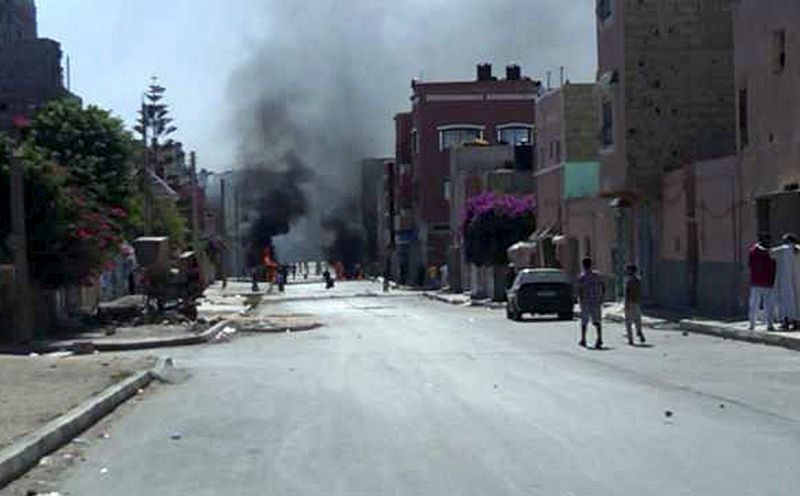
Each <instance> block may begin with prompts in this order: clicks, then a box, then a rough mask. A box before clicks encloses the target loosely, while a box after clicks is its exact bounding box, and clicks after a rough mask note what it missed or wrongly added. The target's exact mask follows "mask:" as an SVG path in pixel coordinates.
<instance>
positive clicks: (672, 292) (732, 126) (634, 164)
mask: <svg viewBox="0 0 800 496" xmlns="http://www.w3.org/2000/svg"><path fill="white" fill-rule="evenodd" d="M732 4H733V1H732V0H719V1H714V2H697V1H695V0H598V1H597V33H598V64H599V67H598V81H597V83H598V89H599V99H598V104H597V114H598V127H599V131H600V132H599V136H600V153H599V158H600V160H599V162H600V194H601V195H602V196H605V197H607V198H608V199H610V200H611V201H612V203H613V205H614V206H615V208H616V213H615V227H614V231H615V235H614V238H615V242H614V245H613V246H614V247H613V252H614V258H615V260H614V265H615V270H616V272H617V273H618V274H619V275H621V273H622V270H623V268H624V265H625V264H626V263H637V264H638V265H639V267H640V268H641V270H642V274H643V290H644V294H645V298H646V300H647V301H649V302H653V303H659V304H664V305H672V304H673V303H676V302H675V301H673V300H674V298H675V296H676V295H679V294H681V291H683V290H684V289H685V288H684V286H673V285H672V283H673V282H674V281H676V278H675V277H674V273H675V272H678V271H684V272H685V273H686V277H687V278H693V279H696V277H697V274H696V273H688V272H687V271H688V270H689V269H687V267H686V266H683V265H675V264H673V263H671V261H670V260H665V259H662V258H661V257H660V256H659V253H660V246H661V244H662V243H663V242H664V240H662V239H660V232H661V231H663V229H659V226H660V225H661V223H662V221H663V218H662V215H661V209H662V207H663V204H662V201H666V200H667V199H663V198H661V191H662V179H663V177H664V175H665V174H666V173H668V172H670V171H673V170H676V169H679V168H680V167H682V166H684V165H685V164H687V163H692V162H695V161H704V160H710V159H715V158H719V157H725V156H730V155H732V154H734V152H735V150H736V113H735V105H734V97H735V91H734V72H733V17H732ZM691 249H692V250H696V247H692V248H691Z"/></svg>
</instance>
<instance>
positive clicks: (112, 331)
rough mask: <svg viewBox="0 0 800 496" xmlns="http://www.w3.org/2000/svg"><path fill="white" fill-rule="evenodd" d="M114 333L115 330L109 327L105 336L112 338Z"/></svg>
mask: <svg viewBox="0 0 800 496" xmlns="http://www.w3.org/2000/svg"><path fill="white" fill-rule="evenodd" d="M116 333H117V329H116V328H114V327H109V328H108V329H106V336H113V335H114V334H116Z"/></svg>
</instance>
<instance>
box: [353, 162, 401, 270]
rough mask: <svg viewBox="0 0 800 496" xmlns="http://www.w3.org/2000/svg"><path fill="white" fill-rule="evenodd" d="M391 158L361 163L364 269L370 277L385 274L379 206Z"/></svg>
mask: <svg viewBox="0 0 800 496" xmlns="http://www.w3.org/2000/svg"><path fill="white" fill-rule="evenodd" d="M392 161H393V160H392V159H391V158H368V159H365V160H364V161H363V162H362V163H361V184H360V188H361V195H360V198H359V206H360V210H361V219H360V220H361V225H362V226H363V228H364V260H363V263H364V267H365V268H366V269H367V270H368V272H369V273H370V275H377V274H382V273H383V264H382V262H383V260H382V258H381V252H382V250H381V246H380V244H379V243H380V237H381V236H380V235H381V233H380V232H379V222H380V215H381V214H380V213H379V211H378V206H379V204H381V196H383V195H384V184H383V177H384V173H385V172H386V163H387V162H392Z"/></svg>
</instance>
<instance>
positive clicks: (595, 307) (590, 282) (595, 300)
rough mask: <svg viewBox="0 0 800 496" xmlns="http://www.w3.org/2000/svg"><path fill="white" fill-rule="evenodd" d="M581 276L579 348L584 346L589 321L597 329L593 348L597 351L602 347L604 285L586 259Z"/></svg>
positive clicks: (590, 261) (589, 261) (590, 262)
mask: <svg viewBox="0 0 800 496" xmlns="http://www.w3.org/2000/svg"><path fill="white" fill-rule="evenodd" d="M581 265H582V266H583V274H581V277H580V279H579V280H578V298H579V299H580V304H581V341H580V343H579V344H580V345H581V346H584V347H585V346H586V328H587V327H588V325H589V321H591V322H592V325H594V327H595V329H597V341H595V344H594V347H595V348H597V349H598V350H599V349H601V348H602V347H603V324H602V315H601V313H602V312H601V306H602V305H603V295H604V293H605V285H604V284H603V281H602V280H601V279H600V275H599V274H598V273H597V272H595V271H594V270H593V269H592V259H591V258H589V257H586V258H584V259H583V262H582V263H581Z"/></svg>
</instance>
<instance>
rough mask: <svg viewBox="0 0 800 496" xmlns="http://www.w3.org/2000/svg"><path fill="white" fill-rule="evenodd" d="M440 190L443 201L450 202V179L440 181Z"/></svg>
mask: <svg viewBox="0 0 800 496" xmlns="http://www.w3.org/2000/svg"><path fill="white" fill-rule="evenodd" d="M442 189H443V190H444V199H445V200H446V201H450V196H451V195H450V178H449V177H446V178H444V179H442Z"/></svg>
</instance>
